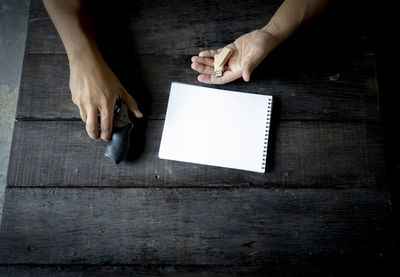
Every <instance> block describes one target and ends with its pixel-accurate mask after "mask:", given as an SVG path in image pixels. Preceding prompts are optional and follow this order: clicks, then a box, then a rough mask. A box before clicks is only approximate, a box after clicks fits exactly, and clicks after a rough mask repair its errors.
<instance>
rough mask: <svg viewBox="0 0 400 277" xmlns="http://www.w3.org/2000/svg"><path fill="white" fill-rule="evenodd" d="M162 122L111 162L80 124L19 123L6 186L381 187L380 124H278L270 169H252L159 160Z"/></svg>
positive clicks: (150, 126)
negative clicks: (127, 155) (131, 153)
mask: <svg viewBox="0 0 400 277" xmlns="http://www.w3.org/2000/svg"><path fill="white" fill-rule="evenodd" d="M163 123H164V122H163V121H161V120H150V121H149V122H148V126H147V131H146V133H145V143H144V149H143V150H141V149H140V150H139V152H140V153H141V154H140V155H139V156H138V157H137V158H136V159H134V160H133V161H132V162H126V161H125V162H123V163H121V164H120V165H118V166H115V165H113V164H112V163H111V162H110V161H109V160H108V159H106V158H104V157H103V155H104V151H105V146H106V142H102V141H97V142H94V141H92V140H90V139H89V137H88V136H87V134H86V131H85V128H84V125H83V123H81V122H77V121H71V122H66V121H61V122H57V121H18V122H16V124H15V129H14V140H13V144H12V153H13V155H11V160H10V167H9V171H8V185H9V186H134V187H136V186H146V187H147V186H170V187H174V186H184V187H188V186H189V187H191V186H196V187H198V186H236V185H244V186H249V185H250V186H251V185H257V186H267V187H270V186H279V187H321V188H322V187H341V186H349V187H352V186H366V187H369V186H377V187H381V186H385V178H386V177H385V168H384V166H385V165H384V153H383V147H382V145H383V141H382V130H381V129H380V127H379V125H377V124H372V123H321V122H279V123H278V125H277V126H276V127H275V128H273V129H272V131H271V135H272V137H271V139H270V142H271V144H270V145H269V147H270V148H269V150H268V151H269V152H268V155H269V157H268V159H269V160H268V164H269V169H267V173H265V174H257V173H251V172H245V171H239V170H234V169H225V168H220V167H212V166H203V165H196V164H190V163H183V162H175V161H168V160H161V159H159V158H158V150H159V144H160V140H161V134H162V128H163ZM138 126H140V125H138ZM139 137H140V135H137V138H139ZM137 141H140V139H138V140H137ZM133 145H136V146H137V147H139V145H140V144H139V143H134V144H133Z"/></svg>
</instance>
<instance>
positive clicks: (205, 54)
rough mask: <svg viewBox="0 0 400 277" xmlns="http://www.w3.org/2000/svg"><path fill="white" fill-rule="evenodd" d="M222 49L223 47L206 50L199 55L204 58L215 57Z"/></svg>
mask: <svg viewBox="0 0 400 277" xmlns="http://www.w3.org/2000/svg"><path fill="white" fill-rule="evenodd" d="M221 51H222V48H220V49H218V50H204V51H201V52H200V53H199V57H202V58H214V56H215V55H216V54H218V53H219V52H221Z"/></svg>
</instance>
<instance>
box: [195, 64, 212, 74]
mask: <svg viewBox="0 0 400 277" xmlns="http://www.w3.org/2000/svg"><path fill="white" fill-rule="evenodd" d="M192 68H193V69H194V70H196V71H197V72H199V73H205V74H215V73H214V67H211V66H208V65H204V64H201V63H192Z"/></svg>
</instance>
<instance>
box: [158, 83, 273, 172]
mask: <svg viewBox="0 0 400 277" xmlns="http://www.w3.org/2000/svg"><path fill="white" fill-rule="evenodd" d="M271 108H272V96H268V95H259V94H251V93H242V92H235V91H228V90H220V89H212V88H207V87H202V86H194V85H187V84H182V83H175V82H174V83H172V84H171V91H170V95H169V101H168V107H167V113H166V117H165V123H164V129H163V133H162V138H161V144H160V151H159V157H160V158H162V159H169V160H176V161H182V162H190V163H198V164H205V165H212V166H220V167H227V168H235V169H242V170H248V171H254V172H261V173H263V172H265V167H266V154H267V146H268V135H269V127H270V117H271Z"/></svg>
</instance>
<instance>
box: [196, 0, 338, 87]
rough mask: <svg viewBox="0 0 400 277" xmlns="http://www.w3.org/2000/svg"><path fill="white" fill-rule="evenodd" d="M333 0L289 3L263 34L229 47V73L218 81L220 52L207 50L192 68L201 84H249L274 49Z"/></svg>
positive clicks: (291, 0)
mask: <svg viewBox="0 0 400 277" xmlns="http://www.w3.org/2000/svg"><path fill="white" fill-rule="evenodd" d="M329 2H330V0H285V1H284V2H283V3H282V5H281V6H280V7H279V9H278V10H277V11H276V13H275V14H274V16H273V17H272V18H271V20H270V21H269V22H268V24H267V25H265V26H264V27H263V28H261V29H259V30H255V31H252V32H250V33H247V34H244V35H243V36H241V37H239V38H238V39H236V40H235V41H234V42H233V43H231V44H229V45H227V47H229V48H231V49H233V50H234V51H233V54H232V56H231V57H230V59H229V61H228V64H227V68H226V71H225V72H224V75H223V76H222V77H220V78H216V77H215V73H214V69H213V62H214V55H215V54H216V53H218V51H220V50H206V51H202V52H200V53H199V55H198V56H193V57H192V68H193V69H194V70H196V71H197V72H199V73H200V74H199V76H198V79H199V81H200V82H203V83H209V84H225V83H229V82H232V81H234V80H236V79H238V78H240V77H243V79H244V80H245V81H246V82H248V81H249V80H250V74H251V72H252V71H253V70H254V69H255V68H256V67H257V66H258V65H259V64H260V63H261V62H262V61H263V60H264V59H265V58H266V57H267V56H268V54H269V53H271V51H272V50H273V49H275V48H276V47H277V46H278V45H279V44H281V43H282V42H284V41H285V40H286V39H288V38H289V37H290V36H291V35H292V34H293V33H295V32H296V31H297V30H298V29H299V28H300V27H301V26H302V25H304V23H306V22H307V21H309V20H310V19H311V18H313V17H314V16H316V15H317V14H319V13H320V12H321V11H323V10H324V9H325V8H326V7H327V6H328V4H329Z"/></svg>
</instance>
